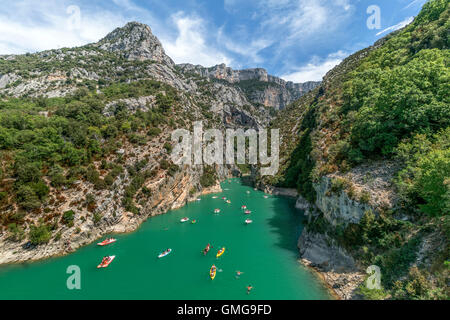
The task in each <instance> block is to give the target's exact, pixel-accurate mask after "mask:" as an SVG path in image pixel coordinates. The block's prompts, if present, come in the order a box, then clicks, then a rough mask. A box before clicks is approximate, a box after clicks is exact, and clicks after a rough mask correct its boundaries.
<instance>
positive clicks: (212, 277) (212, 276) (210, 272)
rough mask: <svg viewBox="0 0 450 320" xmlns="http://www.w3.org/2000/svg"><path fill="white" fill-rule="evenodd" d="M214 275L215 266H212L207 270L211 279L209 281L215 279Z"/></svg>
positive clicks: (215, 271)
mask: <svg viewBox="0 0 450 320" xmlns="http://www.w3.org/2000/svg"><path fill="white" fill-rule="evenodd" d="M216 273H217V268H216V266H212V267H211V269H210V270H209V276H210V277H211V280H214V278H215V277H216Z"/></svg>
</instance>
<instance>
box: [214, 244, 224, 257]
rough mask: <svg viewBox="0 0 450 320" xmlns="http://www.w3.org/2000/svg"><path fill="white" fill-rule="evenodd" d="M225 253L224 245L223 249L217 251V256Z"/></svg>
mask: <svg viewBox="0 0 450 320" xmlns="http://www.w3.org/2000/svg"><path fill="white" fill-rule="evenodd" d="M224 253H225V247H223V248H222V249H220V250H219V251H217V255H216V258H218V257H220V256H221V255H223V254H224Z"/></svg>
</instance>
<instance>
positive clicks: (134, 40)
mask: <svg viewBox="0 0 450 320" xmlns="http://www.w3.org/2000/svg"><path fill="white" fill-rule="evenodd" d="M95 46H97V47H99V48H101V49H103V50H106V51H111V52H114V53H119V54H120V55H123V56H124V57H125V58H127V59H129V60H140V61H143V60H152V61H156V62H158V63H163V64H167V65H174V63H173V61H172V59H171V58H170V57H169V56H167V55H166V53H165V51H164V49H163V46H162V44H161V42H160V41H159V40H158V38H157V37H155V36H154V35H153V34H152V30H151V29H150V27H149V26H147V25H145V24H142V23H139V22H129V23H127V24H126V25H125V27H122V28H117V29H115V30H114V31H113V32H111V33H109V34H108V35H107V36H106V37H105V38H103V39H102V40H100V41H99V42H98V43H97V44H95Z"/></svg>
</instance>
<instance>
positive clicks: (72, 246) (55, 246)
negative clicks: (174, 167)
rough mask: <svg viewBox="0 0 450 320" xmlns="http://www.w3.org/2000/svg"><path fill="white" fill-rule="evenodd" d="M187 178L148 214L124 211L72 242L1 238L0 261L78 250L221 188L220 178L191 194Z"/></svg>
mask: <svg viewBox="0 0 450 320" xmlns="http://www.w3.org/2000/svg"><path fill="white" fill-rule="evenodd" d="M185 180H186V179H185V178H183V179H181V180H180V181H179V182H178V183H177V184H174V186H173V187H172V192H171V193H170V194H166V195H165V196H164V197H161V199H162V200H161V201H160V202H159V203H158V205H157V206H156V207H155V208H154V209H153V210H151V211H149V212H148V213H147V214H144V215H142V216H139V217H136V216H135V215H132V214H125V215H123V216H122V217H121V219H120V222H118V223H117V224H114V225H107V224H106V225H101V226H98V227H92V226H86V228H87V227H90V229H89V232H83V235H84V236H80V237H78V238H77V239H76V240H74V241H70V243H69V244H68V243H67V239H65V238H62V239H60V240H51V241H50V242H49V243H48V244H46V245H40V246H36V247H26V246H25V245H24V244H21V245H20V246H18V244H17V243H14V242H11V241H8V240H3V241H0V265H6V264H16V263H24V262H35V261H39V260H43V259H48V258H52V257H58V256H65V255H68V254H71V253H73V252H75V251H76V250H77V249H79V248H81V247H84V246H87V245H89V244H92V243H93V242H95V241H97V240H98V239H100V238H102V237H104V236H105V235H107V234H113V233H115V234H124V233H131V232H134V231H136V230H137V229H138V228H139V227H140V226H141V224H142V223H143V222H145V221H146V220H147V219H149V218H151V217H154V216H157V215H161V214H165V213H167V212H168V211H169V210H174V209H179V208H181V207H183V206H184V205H186V204H187V203H188V202H192V201H195V200H196V199H197V197H199V196H202V195H206V194H211V193H220V192H222V188H221V187H220V182H219V181H218V182H217V184H216V185H215V186H212V187H210V188H205V189H203V190H202V191H200V192H197V193H195V194H193V195H189V192H188V191H186V190H183V189H182V188H178V187H179V186H185V185H186V183H187V181H185Z"/></svg>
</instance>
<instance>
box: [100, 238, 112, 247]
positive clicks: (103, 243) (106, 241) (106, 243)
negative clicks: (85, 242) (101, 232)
mask: <svg viewBox="0 0 450 320" xmlns="http://www.w3.org/2000/svg"><path fill="white" fill-rule="evenodd" d="M116 241H117V240H116V239H113V238H111V239H106V240H104V241H102V242H100V243H97V245H98V246H102V247H103V246H107V245H108V244H111V243H114V242H116Z"/></svg>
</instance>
